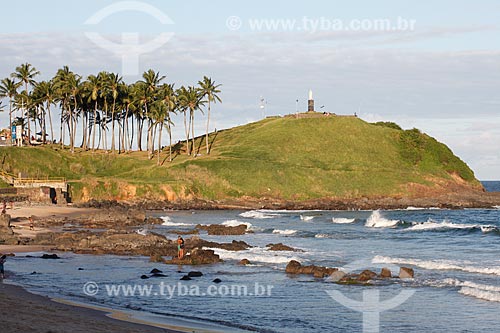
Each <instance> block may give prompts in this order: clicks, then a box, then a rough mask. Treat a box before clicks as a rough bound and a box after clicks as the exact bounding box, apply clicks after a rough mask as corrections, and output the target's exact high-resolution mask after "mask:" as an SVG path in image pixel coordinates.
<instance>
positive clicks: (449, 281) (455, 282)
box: [438, 279, 500, 293]
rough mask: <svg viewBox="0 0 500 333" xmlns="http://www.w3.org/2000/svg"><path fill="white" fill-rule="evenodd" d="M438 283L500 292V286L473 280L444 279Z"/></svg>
mask: <svg viewBox="0 0 500 333" xmlns="http://www.w3.org/2000/svg"><path fill="white" fill-rule="evenodd" d="M438 285H440V286H442V285H445V286H453V287H468V288H474V289H479V290H484V291H492V292H497V293H500V286H491V285H488V284H480V283H476V282H471V281H460V280H457V279H444V280H442V281H440V282H438Z"/></svg>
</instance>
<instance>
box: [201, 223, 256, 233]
mask: <svg viewBox="0 0 500 333" xmlns="http://www.w3.org/2000/svg"><path fill="white" fill-rule="evenodd" d="M196 229H201V230H205V231H206V232H208V234H209V235H224V236H228V235H244V234H245V233H246V232H247V226H246V225H245V224H240V225H238V226H235V227H231V226H227V225H222V224H211V225H201V224H198V225H197V226H196Z"/></svg>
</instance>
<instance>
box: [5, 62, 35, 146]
mask: <svg viewBox="0 0 500 333" xmlns="http://www.w3.org/2000/svg"><path fill="white" fill-rule="evenodd" d="M38 74H40V72H39V71H37V70H36V68H35V67H33V66H32V65H31V64H29V63H25V64H21V65H19V66H17V67H16V71H15V72H14V73H12V74H11V77H12V78H14V79H17V80H18V81H19V83H24V88H25V90H26V93H28V91H29V90H28V86H33V85H34V84H35V79H34V77H35V76H37V75H38ZM28 117H29V115H28ZM27 122H28V138H31V128H30V121H29V118H28V119H27ZM28 142H29V140H28ZM28 144H29V143H28Z"/></svg>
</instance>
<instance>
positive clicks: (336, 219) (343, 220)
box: [332, 217, 356, 224]
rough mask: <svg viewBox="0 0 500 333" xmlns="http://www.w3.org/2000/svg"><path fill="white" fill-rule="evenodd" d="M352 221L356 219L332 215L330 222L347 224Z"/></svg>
mask: <svg viewBox="0 0 500 333" xmlns="http://www.w3.org/2000/svg"><path fill="white" fill-rule="evenodd" d="M354 221H356V219H348V218H345V217H332V222H333V223H338V224H349V223H353V222H354Z"/></svg>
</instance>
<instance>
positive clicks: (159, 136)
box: [158, 122, 163, 165]
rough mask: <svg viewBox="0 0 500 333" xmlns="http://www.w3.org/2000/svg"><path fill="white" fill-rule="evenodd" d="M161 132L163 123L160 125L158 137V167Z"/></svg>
mask: <svg viewBox="0 0 500 333" xmlns="http://www.w3.org/2000/svg"><path fill="white" fill-rule="evenodd" d="M162 132H163V122H161V123H160V133H159V135H158V165H160V153H161V134H162Z"/></svg>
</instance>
